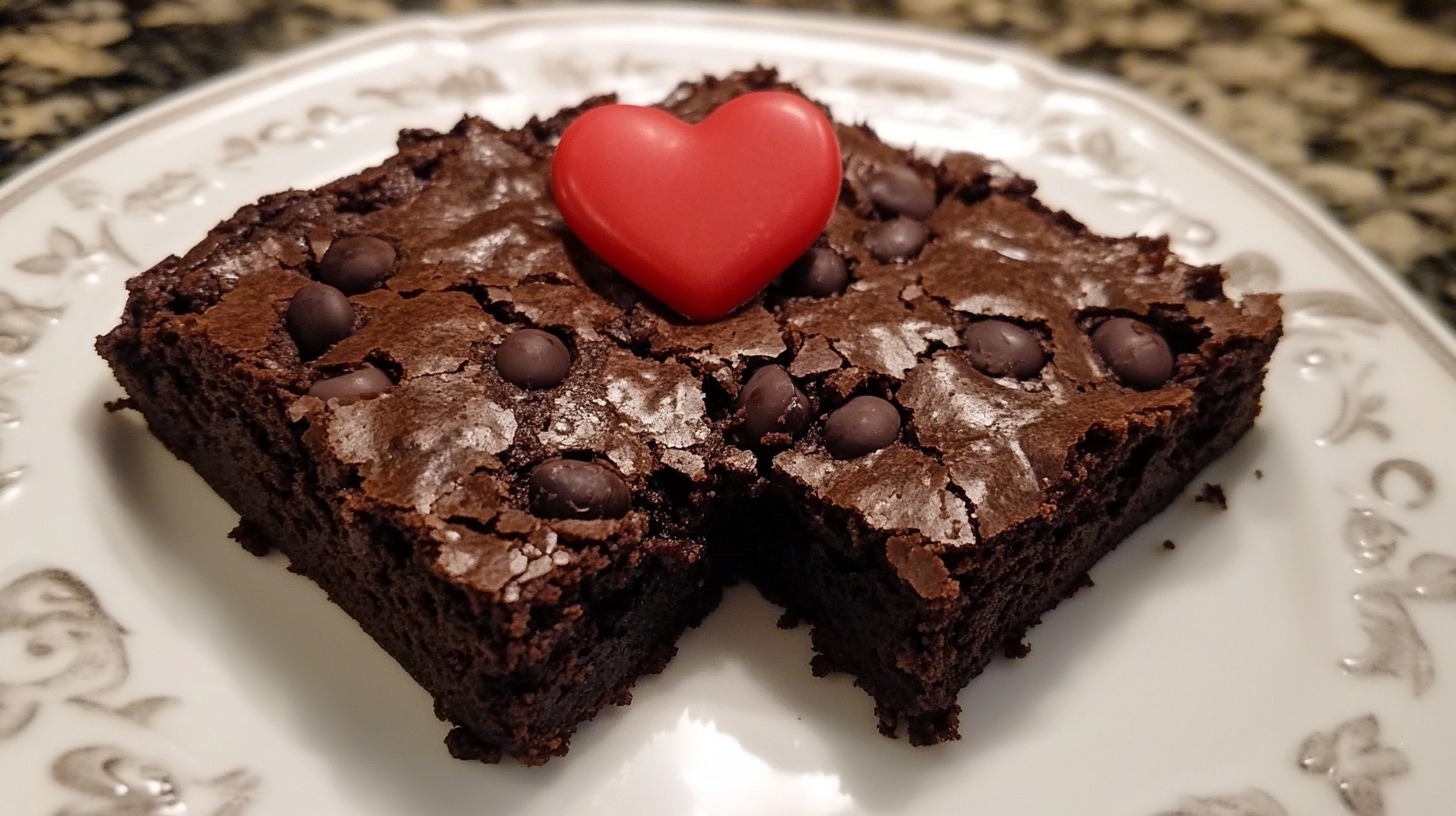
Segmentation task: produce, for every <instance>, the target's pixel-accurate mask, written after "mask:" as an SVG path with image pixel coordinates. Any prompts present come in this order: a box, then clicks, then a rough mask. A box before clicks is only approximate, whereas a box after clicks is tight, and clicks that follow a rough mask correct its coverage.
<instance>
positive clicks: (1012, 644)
mask: <svg viewBox="0 0 1456 816" xmlns="http://www.w3.org/2000/svg"><path fill="white" fill-rule="evenodd" d="M1004 652H1005V654H1006V657H1007V658H1008V659H1011V660H1019V659H1021V658H1023V657H1026V656H1027V655H1029V654H1031V644H1030V643H1027V642H1026V641H1024V640H1008V641H1006V648H1005V650H1004Z"/></svg>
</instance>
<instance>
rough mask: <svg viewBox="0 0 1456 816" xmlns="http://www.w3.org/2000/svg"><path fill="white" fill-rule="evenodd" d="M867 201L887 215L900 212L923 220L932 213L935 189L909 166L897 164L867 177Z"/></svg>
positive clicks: (899, 213) (933, 210)
mask: <svg viewBox="0 0 1456 816" xmlns="http://www.w3.org/2000/svg"><path fill="white" fill-rule="evenodd" d="M865 189H866V190H867V191H868V192H869V194H870V201H873V202H874V204H875V207H876V208H877V209H879V211H880V212H882V213H885V214H886V215H903V216H906V217H908V218H914V219H916V220H917V221H924V220H925V219H927V218H929V217H930V214H931V213H933V212H935V191H934V190H932V189H931V188H930V185H929V184H926V183H925V180H924V179H922V178H920V174H919V173H916V172H915V171H914V170H912V169H911V168H910V167H908V166H906V165H903V164H897V165H895V166H893V167H887V168H885V169H884V170H881V171H880V172H878V173H876V174H874V175H873V176H870V180H869V181H867V182H865Z"/></svg>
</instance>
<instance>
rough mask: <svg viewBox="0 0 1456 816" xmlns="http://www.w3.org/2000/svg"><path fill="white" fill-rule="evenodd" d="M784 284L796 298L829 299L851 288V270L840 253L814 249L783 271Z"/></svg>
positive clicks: (826, 249) (827, 249)
mask: <svg viewBox="0 0 1456 816" xmlns="http://www.w3.org/2000/svg"><path fill="white" fill-rule="evenodd" d="M781 280H782V281H783V284H784V286H786V287H788V289H789V291H790V292H793V293H794V294H796V295H812V296H813V297H828V296H830V295H837V294H839V293H840V292H843V291H844V287H845V286H847V285H849V269H848V268H847V267H846V266H845V265H844V259H843V258H841V257H839V253H838V252H835V251H834V250H832V249H830V248H829V247H814V248H813V249H811V250H809V251H808V252H805V253H804V254H803V255H801V256H799V260H797V261H794V264H793V266H790V267H789V268H788V269H787V270H785V271H784V274H783V276H782V278H781Z"/></svg>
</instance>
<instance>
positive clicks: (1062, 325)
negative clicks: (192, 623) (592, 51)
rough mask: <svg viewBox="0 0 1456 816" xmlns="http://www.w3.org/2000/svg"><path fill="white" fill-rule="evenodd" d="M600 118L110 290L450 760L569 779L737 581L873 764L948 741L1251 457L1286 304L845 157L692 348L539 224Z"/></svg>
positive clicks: (181, 443)
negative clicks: (779, 612) (792, 249)
mask: <svg viewBox="0 0 1456 816" xmlns="http://www.w3.org/2000/svg"><path fill="white" fill-rule="evenodd" d="M766 88H778V89H785V88H787V86H784V85H782V84H781V83H779V82H778V79H777V77H776V76H775V75H774V74H773V72H771V71H767V70H758V71H753V72H748V73H744V74H739V75H735V76H733V77H730V78H727V79H723V80H714V79H709V80H704V81H703V82H700V83H695V84H691V85H684V86H682V87H681V88H680V89H679V90H678V91H676V92H675V93H674V94H673V95H672V96H671V97H669V99H668V100H666V101H665V102H664V105H665V107H666V108H667V109H669V110H670V111H672V112H673V113H675V114H676V115H678V116H680V117H682V118H684V119H687V120H689V121H696V120H698V119H701V118H702V117H703V116H705V115H707V113H708V112H710V111H711V110H713V109H714V108H715V107H716V106H717V105H719V104H721V103H722V102H724V101H726V100H727V99H730V98H732V97H733V96H735V95H737V94H740V93H743V92H745V91H749V90H756V89H766ZM605 101H608V100H604V99H597V100H590V101H588V102H587V103H586V104H585V105H584V106H583V108H578V109H574V110H568V111H564V112H562V113H561V114H559V115H557V116H555V117H553V118H551V119H548V120H544V121H533V122H532V123H530V124H528V125H527V126H526V127H524V128H522V129H520V130H517V131H502V130H500V129H498V128H496V127H494V126H492V125H490V124H488V123H486V122H484V121H481V120H479V119H475V118H467V119H465V120H463V121H462V122H461V123H460V124H459V125H458V126H457V127H456V128H455V129H454V130H453V131H452V132H450V133H448V134H439V133H434V132H429V131H409V132H406V133H404V134H402V135H401V139H400V150H399V153H398V154H397V155H396V156H394V157H393V158H391V159H389V160H388V161H386V162H385V163H384V164H382V165H381V166H379V167H376V168H371V169H369V170H366V171H364V172H362V173H360V174H358V175H355V176H351V177H349V178H346V179H342V180H340V181H338V182H335V183H333V184H330V185H327V186H325V187H323V188H320V189H319V190H315V191H308V192H288V193H282V194H278V195H275V196H270V197H268V198H265V199H263V200H262V201H260V202H259V203H258V204H257V205H256V206H252V207H247V208H244V209H243V210H242V211H240V212H239V213H238V214H237V215H236V216H234V217H233V218H232V219H230V220H229V221H227V222H225V223H223V224H221V225H219V226H218V227H217V228H216V229H215V230H214V231H213V232H212V233H211V234H210V235H209V236H208V238H207V239H206V240H205V241H204V242H203V243H202V244H201V245H199V246H198V247H196V248H195V249H193V250H192V251H191V252H189V253H187V254H186V255H185V256H184V257H181V258H171V259H168V260H166V261H164V262H162V263H161V264H159V265H158V266H157V267H155V268H154V269H152V270H150V271H149V272H147V273H145V274H143V275H142V276H140V277H138V278H137V279H136V280H134V281H133V282H132V283H131V284H130V288H131V293H132V294H131V298H130V301H129V303H128V306H127V312H126V314H125V315H124V318H123V322H122V324H121V326H119V327H118V328H117V329H115V330H114V331H113V332H112V333H111V334H109V335H107V336H106V337H104V338H102V340H101V341H100V345H99V347H100V349H101V351H102V353H103V355H105V356H106V357H107V359H108V360H109V361H111V363H112V366H113V368H114V369H115V370H116V372H117V376H118V379H120V381H121V382H122V385H123V386H124V387H125V388H126V390H127V392H128V394H129V399H130V401H131V404H133V405H135V406H136V407H137V408H139V409H140V410H141V411H142V413H143V414H144V415H145V416H146V417H147V419H148V421H149V424H150V425H151V427H152V429H153V431H154V433H155V434H156V435H157V436H158V437H159V438H160V439H161V440H162V441H163V442H164V443H166V444H167V446H168V447H169V448H170V449H171V450H172V451H173V452H175V453H176V454H177V455H178V456H179V457H181V458H182V459H184V460H185V461H187V462H189V463H191V464H192V465H193V466H194V467H195V468H196V469H197V470H198V472H199V473H201V474H202V475H203V476H204V477H205V478H206V479H207V480H208V481H209V482H210V483H211V484H212V485H213V486H214V488H216V489H217V490H218V492H219V493H220V494H221V495H223V496H224V498H226V499H227V500H228V501H229V502H230V503H231V504H232V505H233V506H234V507H235V508H236V509H237V510H238V512H239V514H240V515H241V516H242V519H243V521H242V524H241V526H240V527H239V532H238V537H239V538H240V539H241V540H242V541H243V542H244V544H245V545H247V546H249V547H250V548H254V549H263V548H267V547H270V546H271V547H277V548H278V549H280V550H282V551H283V552H285V553H287V554H288V555H289V557H290V559H291V561H292V564H293V568H294V569H296V570H298V571H300V572H302V573H303V574H305V575H308V576H309V577H311V578H313V579H314V580H315V581H317V582H318V583H319V584H320V585H321V586H323V587H324V588H325V589H326V590H327V591H328V592H329V594H330V596H331V597H332V598H333V599H334V600H335V601H336V602H338V603H339V604H340V605H341V606H343V607H344V608H345V609H346V610H348V611H349V613H350V614H351V615H352V616H354V617H355V619H357V620H358V621H359V622H360V625H361V626H363V627H364V628H365V629H366V631H368V632H369V633H370V634H371V635H372V636H373V637H375V638H376V639H377V640H378V641H379V642H380V643H381V645H383V646H384V648H385V649H386V650H388V651H389V652H390V653H391V654H392V655H394V656H395V657H396V658H397V659H398V660H399V661H400V662H401V664H402V665H404V666H405V667H406V668H407V669H408V670H409V671H410V672H411V673H412V674H413V675H414V676H415V677H416V678H417V679H418V680H419V681H420V682H421V684H422V685H424V686H425V687H426V688H427V689H429V690H430V691H431V693H432V694H434V695H435V697H436V700H437V708H438V711H439V713H440V715H441V716H442V717H444V718H446V719H448V720H450V721H451V722H453V723H455V724H456V725H457V726H459V728H457V730H456V732H455V733H454V734H453V735H452V738H451V740H450V743H451V747H452V750H454V751H455V752H456V753H457V755H461V756H478V757H485V758H493V757H495V756H498V755H499V753H500V752H502V751H505V752H509V753H511V754H513V755H515V756H516V757H518V758H520V759H521V760H523V761H525V762H530V763H535V762H541V761H544V760H545V759H547V758H549V757H550V756H552V755H556V754H560V753H563V752H564V751H565V749H566V744H567V739H568V737H569V735H570V733H571V731H572V729H573V728H574V727H575V726H576V724H577V723H579V722H580V721H581V720H583V719H586V718H589V717H591V716H592V715H593V714H594V713H595V712H596V711H597V710H598V709H600V707H601V706H602V705H604V704H606V703H608V702H621V701H623V700H625V699H626V697H627V694H628V691H627V689H628V688H629V687H630V685H631V683H632V682H633V680H635V678H636V677H637V676H639V675H641V674H642V673H644V672H650V671H655V670H657V669H660V668H661V666H662V665H663V664H664V663H665V661H666V660H667V659H668V657H670V655H671V652H672V648H673V647H672V644H673V642H674V641H675V639H676V637H677V635H678V634H679V633H680V632H681V631H682V630H683V629H684V628H685V627H686V626H689V625H691V624H693V623H694V622H696V621H697V620H698V619H699V618H701V616H702V615H703V614H706V612H707V611H708V610H710V609H711V607H712V605H713V604H714V603H715V602H716V597H717V595H716V593H717V589H718V586H719V584H720V582H721V581H722V580H723V579H724V578H725V576H729V575H734V574H741V575H745V576H747V577H748V578H750V579H751V580H752V581H754V582H755V583H756V584H757V585H759V586H760V587H761V588H762V589H763V591H764V592H765V593H766V594H767V595H768V596H769V597H771V598H772V599H774V600H776V601H777V602H779V603H781V604H783V605H785V606H787V607H789V608H790V609H791V610H792V611H794V612H795V613H796V614H798V615H800V616H802V617H803V618H804V619H806V620H807V621H808V622H809V623H810V624H811V625H812V626H813V637H814V643H815V647H816V649H817V650H818V652H819V653H820V655H821V656H820V658H819V659H818V660H817V661H816V667H815V668H816V671H821V670H830V669H839V670H844V671H848V672H850V673H852V674H853V675H854V676H855V678H856V681H857V682H858V683H859V684H860V685H861V686H863V687H864V688H865V689H866V690H867V691H869V692H870V693H871V694H872V695H873V696H874V697H875V699H876V702H877V705H878V710H879V715H880V721H881V728H882V730H883V731H885V732H886V733H896V732H897V731H898V730H899V729H900V728H901V727H902V726H905V727H907V728H908V732H909V736H910V738H911V739H912V741H915V742H917V743H931V742H937V741H941V740H944V739H950V738H954V737H955V736H956V715H957V712H958V708H957V703H956V697H957V694H958V692H959V690H960V689H961V687H963V686H964V685H965V683H966V682H967V681H968V680H969V679H970V678H971V677H973V676H974V675H975V674H976V673H978V672H979V671H980V670H981V669H982V668H983V667H984V665H985V663H986V662H987V660H989V659H990V657H991V656H992V655H993V654H995V653H996V652H998V651H1000V650H1002V649H1004V648H1006V647H1007V646H1008V644H1013V643H1015V642H1016V641H1017V639H1018V638H1019V637H1020V635H1021V633H1022V632H1023V631H1024V630H1025V628H1026V627H1027V626H1029V625H1031V624H1033V623H1034V622H1035V621H1036V619H1037V617H1038V616H1039V615H1041V614H1042V613H1043V612H1045V611H1046V610H1047V609H1049V608H1050V607H1051V606H1053V605H1055V604H1056V603H1057V602H1058V601H1059V600H1060V599H1061V598H1062V597H1064V596H1065V595H1066V594H1068V593H1069V592H1071V591H1072V590H1073V589H1075V587H1076V586H1077V585H1078V582H1079V581H1081V580H1082V578H1083V576H1084V575H1085V572H1086V570H1087V569H1088V568H1089V567H1090V566H1091V565H1092V564H1093V563H1094V562H1095V561H1096V560H1097V558H1099V557H1100V556H1101V555H1102V554H1104V553H1105V552H1106V551H1107V550H1109V549H1110V548H1111V547H1113V546H1114V545H1115V544H1116V543H1117V542H1118V541H1120V540H1121V539H1122V538H1123V537H1125V536H1126V535H1127V534H1128V533H1129V532H1131V530H1133V529H1134V528H1135V527H1136V526H1137V525H1139V524H1141V523H1142V522H1143V521H1145V520H1146V519H1147V518H1148V517H1150V516H1151V515H1152V514H1154V513H1156V512H1157V511H1158V510H1159V509H1161V508H1162V507H1163V506H1165V505H1166V504H1167V503H1168V502H1169V501H1170V500H1171V499H1172V497H1173V496H1174V495H1176V493H1177V492H1178V491H1179V490H1181V488H1182V487H1183V486H1184V485H1185V484H1186V483H1187V482H1188V481H1189V480H1190V479H1191V478H1192V477H1193V476H1194V475H1195V474H1196V472H1197V471H1198V469H1199V468H1201V467H1202V466H1203V465H1204V464H1206V463H1207V462H1208V461H1209V460H1211V459H1212V458H1213V457H1215V456H1217V455H1218V454H1219V453H1221V452H1222V451H1223V450H1225V449H1226V448H1227V447H1228V446H1230V445H1231V444H1232V443H1233V442H1234V441H1236V440H1237V438H1238V437H1239V436H1240V435H1241V434H1242V433H1243V432H1244V431H1245V430H1247V428H1248V427H1249V425H1250V424H1251V423H1252V422H1253V419H1254V417H1255V415H1256V414H1257V412H1258V406H1259V394H1260V391H1261V388H1262V377H1263V371H1264V367H1265V365H1266V364H1267V362H1268V359H1269V355H1270V353H1271V352H1272V349H1273V346H1274V343H1275V342H1276V340H1277V338H1278V335H1279V309H1278V305H1277V301H1276V300H1275V299H1274V298H1273V297H1271V296H1261V295H1255V296H1249V297H1246V298H1244V299H1243V300H1242V301H1239V302H1235V301H1233V300H1230V299H1229V298H1227V297H1226V296H1225V295H1224V294H1223V291H1222V285H1221V284H1222V277H1221V273H1220V272H1219V270H1218V269H1217V268H1215V267H1196V266H1190V265H1187V264H1185V263H1183V262H1181V261H1179V260H1178V259H1177V258H1175V257H1174V256H1173V255H1172V254H1171V253H1170V252H1169V251H1168V248H1167V246H1166V243H1165V242H1163V241H1159V240H1151V239H1144V238H1122V239H1112V238H1104V237H1099V236H1095V235H1092V234H1090V233H1089V232H1088V231H1087V230H1086V229H1085V228H1083V227H1082V226H1081V225H1080V224H1079V223H1077V222H1076V221H1075V220H1073V219H1072V218H1071V217H1069V216H1067V215H1065V214H1063V213H1059V212H1055V211H1051V210H1049V209H1047V208H1045V207H1044V206H1042V205H1041V204H1040V203H1038V202H1037V201H1036V199H1035V198H1034V197H1033V192H1034V187H1033V185H1032V184H1031V183H1030V182H1027V181H1025V180H1023V179H1020V178H1018V177H1016V176H1015V175H1014V174H1012V173H1010V172H1009V171H1007V170H1006V169H1005V168H1003V167H1001V166H999V165H997V164H995V163H993V162H989V161H987V160H985V159H982V158H979V157H976V156H971V155H966V154H952V155H950V156H947V157H946V158H944V159H943V160H942V161H940V162H939V163H934V164H932V163H930V162H927V161H925V160H923V159H920V158H917V157H915V156H914V155H912V154H911V153H909V152H906V151H903V150H900V149H897V148H893V147H890V146H888V145H885V144H883V143H882V142H880V141H879V140H878V139H877V138H876V137H875V135H874V134H873V132H872V131H871V130H869V129H868V128H867V127H864V126H856V125H839V126H838V135H839V138H840V142H841V147H842V151H843V154H844V158H845V181H844V186H843V190H842V194H841V200H840V206H839V207H838V209H837V211H836V213H835V215H834V216H833V218H832V220H831V221H830V224H829V226H828V228H827V229H826V230H825V233H824V235H823V237H822V239H821V240H820V242H819V244H818V245H817V246H816V247H815V249H813V250H811V251H810V253H808V254H807V255H806V257H805V258H804V259H803V260H802V261H801V262H800V263H799V264H796V266H795V267H794V268H791V269H790V270H788V271H787V272H786V274H785V275H784V277H783V278H782V279H781V280H780V281H779V282H778V283H776V284H775V285H773V286H771V287H770V288H769V289H768V290H766V291H765V292H764V293H763V294H762V295H761V296H760V297H759V298H757V299H755V300H754V301H753V302H751V303H749V304H747V305H746V306H744V307H743V308H741V309H739V310H738V311H736V312H734V313H733V314H732V315H730V316H728V317H725V318H723V319H721V320H717V321H713V322H710V323H706V324H691V323H687V322H685V321H683V320H681V319H680V318H677V317H675V316H674V315H672V314H671V313H670V312H668V311H666V310H665V309H663V308H662V307H661V306H659V305H658V304H656V303H655V302H654V301H652V300H651V299H650V298H649V297H647V296H646V295H644V294H643V293H641V292H640V291H639V290H638V289H636V287H634V286H633V285H631V284H630V283H628V282H626V281H625V279H623V278H621V277H620V276H618V275H617V274H616V273H615V272H614V271H612V270H611V269H608V268H606V267H605V266H604V265H603V264H602V263H601V262H600V261H599V260H597V259H596V258H595V257H594V256H593V255H592V254H591V253H590V252H589V251H588V250H586V249H585V248H584V247H583V246H581V245H580V244H579V243H578V242H577V241H576V239H575V238H574V237H573V236H572V235H571V234H570V232H569V231H568V230H567V229H566V228H565V226H564V225H563V223H562V222H561V220H560V217H559V215H558V214H557V212H556V209H555V207H554V206H553V204H552V201H551V198H550V194H549V184H548V179H549V168H550V157H551V148H552V145H553V144H554V141H555V140H556V138H557V137H558V136H559V135H560V133H561V131H562V129H563V128H564V127H565V126H566V125H567V124H568V123H569V122H570V121H571V120H572V119H573V117H574V116H576V115H577V114H579V112H580V110H582V109H584V108H585V107H587V106H590V105H595V104H601V103H603V102H605ZM346 250H347V252H346Z"/></svg>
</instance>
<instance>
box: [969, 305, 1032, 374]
mask: <svg viewBox="0 0 1456 816" xmlns="http://www.w3.org/2000/svg"><path fill="white" fill-rule="evenodd" d="M961 340H962V341H964V342H965V345H966V359H968V360H970V362H971V365H972V366H975V368H976V370H977V371H979V372H981V373H982V374H985V375H986V376H988V377H1015V378H1016V379H1018V380H1026V379H1030V378H1032V377H1035V376H1036V375H1037V372H1039V371H1041V369H1042V366H1044V365H1046V361H1047V358H1046V352H1044V351H1042V348H1041V343H1039V342H1037V339H1036V335H1034V334H1032V333H1031V332H1029V331H1027V330H1026V329H1024V328H1022V327H1020V326H1018V325H1016V324H1015V323H1008V322H1007V321H1005V320H978V321H976V322H975V323H972V324H971V325H969V326H967V327H966V330H965V331H964V332H962V333H961Z"/></svg>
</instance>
